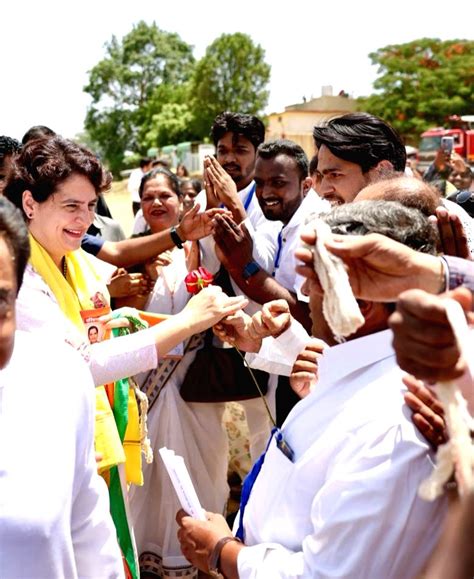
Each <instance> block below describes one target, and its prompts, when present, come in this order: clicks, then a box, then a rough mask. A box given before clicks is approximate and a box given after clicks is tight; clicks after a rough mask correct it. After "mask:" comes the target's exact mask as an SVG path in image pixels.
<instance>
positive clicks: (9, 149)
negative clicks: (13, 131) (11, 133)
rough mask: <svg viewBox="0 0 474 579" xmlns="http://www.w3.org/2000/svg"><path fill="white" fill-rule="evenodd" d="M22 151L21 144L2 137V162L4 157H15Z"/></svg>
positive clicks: (0, 149)
mask: <svg viewBox="0 0 474 579" xmlns="http://www.w3.org/2000/svg"><path fill="white" fill-rule="evenodd" d="M20 150H21V143H20V141H17V140H16V139H14V138H12V137H7V136H6V135H0V162H1V160H2V159H3V157H8V156H10V155H14V154H15V153H18V151H20Z"/></svg>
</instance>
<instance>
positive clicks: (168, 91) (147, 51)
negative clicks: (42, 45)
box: [84, 22, 194, 173]
mask: <svg viewBox="0 0 474 579" xmlns="http://www.w3.org/2000/svg"><path fill="white" fill-rule="evenodd" d="M105 51H106V56H105V58H104V59H103V60H101V61H100V62H99V63H98V64H97V65H96V66H94V68H93V69H92V70H91V71H90V72H89V82H88V84H87V85H86V86H85V87H84V91H85V92H87V93H88V94H89V95H90V96H91V97H92V103H91V105H90V107H89V109H88V112H87V115H86V120H85V127H86V130H87V132H88V134H89V135H90V138H91V139H92V140H93V141H94V142H96V143H97V144H98V145H99V147H100V149H101V153H102V154H103V156H104V159H105V160H106V161H107V162H108V164H109V166H110V168H111V170H112V171H114V172H115V173H116V172H117V171H118V170H119V169H120V167H121V165H122V162H123V154H124V152H125V150H127V149H130V150H136V151H140V152H144V150H145V149H146V144H145V142H144V141H145V139H144V136H145V134H146V133H147V132H148V131H149V129H150V123H151V122H152V118H153V116H154V115H156V114H159V113H160V111H161V108H162V107H163V105H164V104H166V103H167V102H170V101H169V100H168V99H171V102H174V101H175V100H176V98H182V91H181V92H179V87H180V86H181V85H185V84H186V82H187V81H188V80H189V78H190V75H191V72H192V68H193V65H194V57H193V54H192V47H191V46H189V45H188V44H186V43H185V42H183V41H182V40H181V38H180V37H179V36H178V35H177V34H174V33H170V32H165V31H163V30H160V29H159V28H158V26H157V25H156V24H155V23H154V22H153V23H152V24H151V25H148V24H146V23H145V22H139V23H138V24H136V25H135V26H134V27H133V29H132V31H131V32H130V33H128V34H127V35H126V36H124V37H123V39H122V41H121V42H120V41H119V40H118V39H117V38H116V37H115V36H113V37H112V39H111V41H110V42H108V43H107V44H106V46H105ZM176 95H178V97H177V96H176Z"/></svg>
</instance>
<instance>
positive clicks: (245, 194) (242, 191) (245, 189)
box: [237, 179, 255, 201]
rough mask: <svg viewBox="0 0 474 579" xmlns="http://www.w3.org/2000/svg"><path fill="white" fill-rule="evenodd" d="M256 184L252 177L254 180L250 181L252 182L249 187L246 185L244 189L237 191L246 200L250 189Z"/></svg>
mask: <svg viewBox="0 0 474 579" xmlns="http://www.w3.org/2000/svg"><path fill="white" fill-rule="evenodd" d="M254 185H255V181H254V180H253V179H252V181H250V183H249V184H248V185H247V187H244V188H243V189H239V191H237V193H238V194H239V195H240V198H241V199H242V201H245V200H246V199H247V194H248V193H250V190H251V189H252V187H253V186H254Z"/></svg>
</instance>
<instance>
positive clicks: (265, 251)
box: [214, 139, 330, 424]
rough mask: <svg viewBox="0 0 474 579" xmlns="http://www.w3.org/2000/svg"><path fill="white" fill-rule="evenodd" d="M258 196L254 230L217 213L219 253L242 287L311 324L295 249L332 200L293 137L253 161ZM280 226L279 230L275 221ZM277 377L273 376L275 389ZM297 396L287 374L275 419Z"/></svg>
mask: <svg viewBox="0 0 474 579" xmlns="http://www.w3.org/2000/svg"><path fill="white" fill-rule="evenodd" d="M255 184H256V196H257V199H258V202H259V204H260V207H261V209H262V211H263V215H264V216H265V218H266V219H267V220H268V221H267V223H266V224H262V225H260V226H259V228H258V229H255V230H253V228H251V226H250V225H249V226H248V229H251V230H252V233H251V234H250V233H249V231H248V230H247V227H246V224H247V222H245V224H244V225H243V226H242V225H241V226H237V224H236V223H234V222H233V221H232V219H231V218H226V217H225V216H223V217H222V219H220V218H218V217H216V227H215V235H214V238H215V240H216V245H217V253H218V257H219V258H220V260H221V262H222V264H223V265H224V267H225V268H226V270H227V271H228V272H229V274H230V277H231V279H232V280H233V282H234V283H235V284H236V285H237V286H238V288H239V289H240V291H241V292H243V293H244V295H246V296H247V297H248V298H250V299H252V300H253V301H254V302H256V303H258V304H262V305H263V304H265V303H266V302H269V301H272V300H276V299H284V300H286V301H287V302H288V305H289V307H290V311H291V313H292V315H293V317H294V318H295V319H296V320H298V321H299V322H300V323H302V324H303V325H304V326H306V328H307V329H309V316H308V313H309V310H308V304H307V299H306V298H305V297H304V296H302V294H301V292H300V288H301V285H302V283H303V278H302V277H301V276H299V275H297V274H296V271H295V268H296V260H295V256H294V252H295V249H296V248H297V247H298V246H299V245H300V232H301V228H302V226H303V225H304V222H305V219H306V218H307V217H308V216H309V215H311V214H320V213H322V212H324V211H329V209H330V206H329V204H328V203H327V202H325V201H323V200H322V199H321V198H320V197H319V196H318V195H317V194H316V193H315V192H314V191H313V190H312V189H311V179H310V178H309V176H308V158H307V157H306V154H305V152H304V151H303V149H302V148H301V147H300V146H299V145H297V144H296V143H294V142H293V141H289V140H285V139H281V140H275V141H269V142H267V143H263V144H262V145H260V147H259V148H258V150H257V160H256V163H255ZM276 223H278V224H279V225H278V227H277V228H276V230H275V224H276ZM276 380H277V378H276V376H275V378H273V379H272V381H271V383H270V386H271V390H272V391H273V388H275V387H276V384H274V383H275V382H276ZM297 401H298V398H297V397H296V396H295V395H294V393H293V392H292V390H291V389H290V387H289V384H288V380H287V379H286V378H284V377H282V378H280V379H279V380H278V388H277V389H276V414H277V423H278V424H281V423H282V422H283V420H284V419H285V418H286V415H287V414H288V412H289V411H290V410H291V408H292V407H293V405H294V404H296V402H297Z"/></svg>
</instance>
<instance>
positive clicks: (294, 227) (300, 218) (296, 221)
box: [255, 189, 331, 301]
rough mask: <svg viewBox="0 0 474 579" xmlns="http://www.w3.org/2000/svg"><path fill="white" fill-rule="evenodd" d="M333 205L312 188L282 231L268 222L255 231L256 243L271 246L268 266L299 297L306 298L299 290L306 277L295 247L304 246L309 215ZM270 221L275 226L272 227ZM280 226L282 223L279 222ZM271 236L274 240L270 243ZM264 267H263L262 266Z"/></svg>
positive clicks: (269, 270)
mask: <svg viewBox="0 0 474 579" xmlns="http://www.w3.org/2000/svg"><path fill="white" fill-rule="evenodd" d="M330 209H331V206H330V205H329V203H328V202H327V201H325V200H324V199H322V198H321V197H320V196H319V195H318V194H317V193H316V192H315V191H313V189H310V190H309V191H308V193H307V194H306V197H305V198H304V199H303V201H302V202H301V205H300V206H299V207H298V209H297V210H296V212H295V213H294V215H293V216H292V218H291V219H290V221H289V222H288V223H287V224H286V225H283V226H281V229H280V231H278V233H275V222H269V221H267V224H266V225H263V226H262V227H260V228H259V229H258V230H256V234H255V244H256V245H262V244H263V246H264V247H266V248H269V250H270V251H271V257H270V258H269V259H270V261H271V266H270V269H267V271H268V273H270V274H271V275H272V276H273V277H274V278H275V281H277V282H278V283H279V284H280V285H282V286H283V287H284V288H286V289H288V290H290V291H291V292H293V293H296V294H298V299H300V300H301V299H302V298H303V300H304V301H307V298H306V296H302V294H301V293H300V289H301V286H302V284H303V282H304V278H303V277H302V276H300V275H298V274H297V273H296V271H295V268H296V265H297V263H298V261H297V259H296V257H295V250H296V249H297V248H298V247H300V246H301V243H302V241H301V237H300V235H301V231H302V229H303V227H304V225H305V223H306V219H307V218H308V217H309V216H310V215H320V214H321V213H325V212H327V211H330ZM268 224H271V225H272V226H273V227H270V226H269V225H268ZM280 225H281V224H280ZM269 239H272V243H269ZM262 267H263V266H262Z"/></svg>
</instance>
